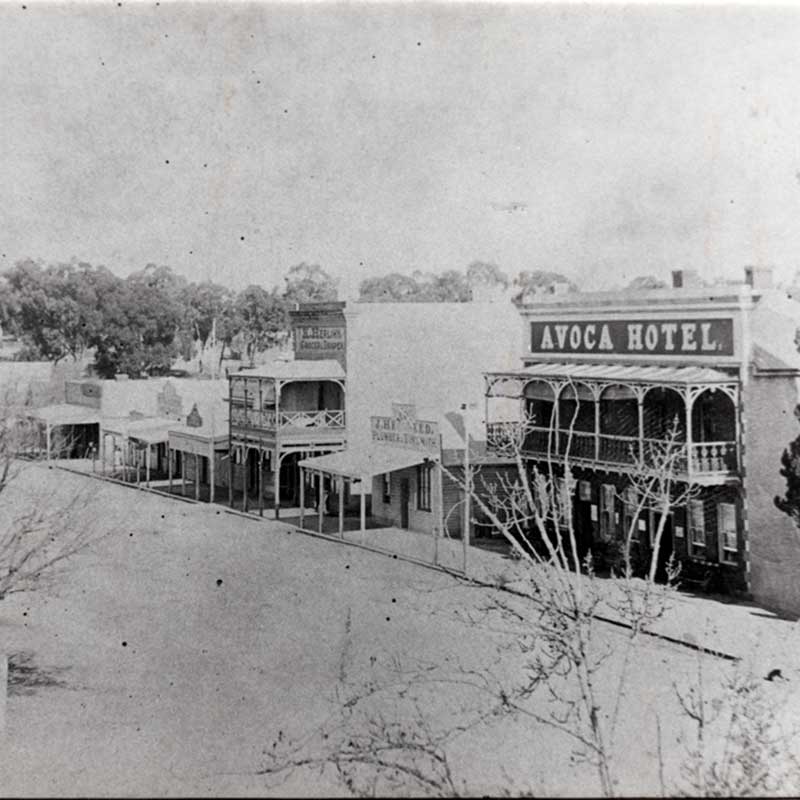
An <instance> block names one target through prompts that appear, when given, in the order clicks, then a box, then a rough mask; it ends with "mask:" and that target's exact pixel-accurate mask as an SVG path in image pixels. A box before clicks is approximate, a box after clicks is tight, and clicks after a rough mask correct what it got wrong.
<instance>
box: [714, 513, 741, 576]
mask: <svg viewBox="0 0 800 800" xmlns="http://www.w3.org/2000/svg"><path fill="white" fill-rule="evenodd" d="M717 526H718V530H719V560H720V561H726V562H728V563H729V564H736V563H737V555H738V553H739V547H738V542H737V537H736V506H735V505H734V504H733V503H720V504H719V505H718V506H717Z"/></svg>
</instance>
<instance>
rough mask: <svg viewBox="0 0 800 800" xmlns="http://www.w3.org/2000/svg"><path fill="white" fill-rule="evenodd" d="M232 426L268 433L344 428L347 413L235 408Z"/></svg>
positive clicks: (337, 411) (327, 410) (232, 412)
mask: <svg viewBox="0 0 800 800" xmlns="http://www.w3.org/2000/svg"><path fill="white" fill-rule="evenodd" d="M231 424H232V425H238V426H239V427H242V428H257V429H259V430H267V431H276V430H281V431H290V432H296V431H300V430H306V429H309V428H312V429H320V428H334V429H339V428H344V427H345V413H344V411H342V410H329V409H323V410H320V411H316V410H310V411H279V412H277V413H276V412H275V411H257V410H256V409H252V408H243V407H241V406H238V407H237V406H233V407H232V408H231Z"/></svg>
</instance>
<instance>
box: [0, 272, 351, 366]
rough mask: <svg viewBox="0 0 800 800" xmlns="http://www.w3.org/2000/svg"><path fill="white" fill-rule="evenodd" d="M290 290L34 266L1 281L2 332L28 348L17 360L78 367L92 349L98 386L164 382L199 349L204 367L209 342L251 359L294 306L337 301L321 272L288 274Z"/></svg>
mask: <svg viewBox="0 0 800 800" xmlns="http://www.w3.org/2000/svg"><path fill="white" fill-rule="evenodd" d="M284 283H285V285H284V287H283V289H282V290H279V289H278V288H277V287H273V288H272V289H269V290H268V289H265V288H264V287H262V286H258V285H255V284H253V285H250V286H248V287H247V288H245V289H243V290H242V291H240V292H234V291H232V290H231V289H229V288H227V287H225V286H221V285H220V284H218V283H214V282H213V281H202V282H197V283H196V282H192V281H188V280H187V279H186V278H184V277H183V276H181V275H178V274H177V273H175V272H174V271H173V270H172V269H170V268H169V267H166V266H158V265H155V264H148V265H147V266H146V267H145V268H144V269H143V270H140V271H138V272H134V273H132V274H131V275H129V276H128V277H127V278H120V277H118V276H117V275H115V274H114V273H113V272H111V271H110V270H109V269H107V268H106V267H103V266H97V267H96V266H92V265H91V264H88V263H85V262H75V261H73V262H70V263H59V264H49V265H45V264H43V263H42V262H40V261H33V260H30V259H28V260H25V261H20V262H18V263H17V264H15V265H14V266H13V267H12V268H11V269H9V270H7V271H6V272H5V273H3V275H2V278H0V324H2V326H3V330H4V331H6V332H8V333H11V334H12V335H15V336H17V337H18V338H19V339H20V341H21V342H22V343H23V347H22V349H21V351H20V352H19V353H18V354H17V358H18V359H20V360H45V361H55V362H57V361H60V360H61V359H64V358H69V357H71V358H73V359H75V360H79V359H81V358H83V357H84V356H85V355H86V354H87V352H88V351H90V350H91V351H93V353H94V368H95V371H96V372H97V374H98V375H99V376H101V377H104V378H110V377H113V376H114V375H115V374H117V373H126V374H128V375H130V376H131V377H142V376H144V375H163V374H167V373H168V372H169V371H170V369H171V368H172V365H173V363H174V361H175V359H176V358H177V357H178V356H179V355H183V356H184V357H186V358H189V357H191V354H192V352H193V350H195V348H196V349H197V350H198V351H199V353H200V357H201V361H202V356H203V353H204V351H205V348H206V347H207V346H208V344H209V343H210V342H212V341H214V342H216V343H217V344H219V345H221V346H222V347H221V351H220V359H221V357H222V354H223V353H224V352H225V349H226V348H227V349H228V351H229V352H230V350H232V349H234V348H236V349H240V350H241V351H243V352H244V353H246V355H247V356H248V357H250V358H252V357H253V355H254V354H255V353H256V352H258V351H260V350H264V349H266V348H268V347H270V346H273V345H275V344H278V343H280V342H281V341H282V340H284V339H285V337H286V334H287V332H288V329H289V325H288V311H289V310H290V309H291V308H292V307H293V306H294V304H295V303H305V302H315V301H327V300H335V299H336V296H337V293H336V282H335V280H334V279H333V278H332V277H331V276H330V275H329V274H328V273H327V272H325V270H323V269H322V268H321V267H320V266H319V265H316V264H306V263H301V264H298V265H297V266H294V267H292V268H291V269H290V270H289V272H288V273H287V275H286V277H285V281H284Z"/></svg>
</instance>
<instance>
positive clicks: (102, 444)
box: [100, 425, 106, 475]
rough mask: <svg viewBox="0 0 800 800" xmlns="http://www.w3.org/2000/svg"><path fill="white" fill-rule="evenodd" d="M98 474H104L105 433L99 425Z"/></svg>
mask: <svg viewBox="0 0 800 800" xmlns="http://www.w3.org/2000/svg"><path fill="white" fill-rule="evenodd" d="M100 474H101V475H105V474H106V434H105V431H104V430H103V426H102V425H101V426H100Z"/></svg>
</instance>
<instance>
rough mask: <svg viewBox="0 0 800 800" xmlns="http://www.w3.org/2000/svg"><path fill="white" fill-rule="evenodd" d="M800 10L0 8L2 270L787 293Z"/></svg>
mask: <svg viewBox="0 0 800 800" xmlns="http://www.w3.org/2000/svg"><path fill="white" fill-rule="evenodd" d="M798 42H800V7H797V6H792V7H788V8H782V9H781V8H767V7H764V6H741V7H733V6H716V7H670V6H650V5H645V6H627V7H623V6H618V7H605V6H599V5H593V6H588V7H587V6H577V5H563V4H550V5H545V6H536V5H528V4H523V3H514V4H510V5H503V4H501V3H493V4H491V5H480V4H475V3H473V4H468V5H457V4H454V3H438V4H421V3H416V4H391V3H381V4H348V5H335V4H332V3H314V4H312V3H303V4H290V3H280V4H266V3H261V4H237V3H213V4H212V3H204V4H182V3H172V2H167V1H166V0H161V2H154V1H153V2H151V1H150V0H147V2H144V1H143V2H122V3H121V4H120V3H117V2H114V1H112V2H104V3H95V4H75V3H73V4H67V3H61V4H48V3H37V2H31V0H27V2H26V1H25V0H23V2H15V3H2V2H0V269H2V268H3V267H6V266H11V265H12V264H13V263H14V262H15V261H17V260H19V259H22V258H27V257H31V258H40V259H43V260H45V261H67V260H69V259H71V258H73V257H74V258H77V259H79V260H82V261H88V262H90V263H92V264H104V265H105V266H107V267H109V268H110V269H112V270H113V271H114V272H116V273H118V274H120V275H126V274H128V273H129V272H131V271H134V270H138V269H141V268H142V267H143V266H144V265H145V264H147V263H149V262H154V263H157V264H167V265H169V266H171V267H172V268H173V269H174V270H176V271H178V272H180V273H182V274H184V275H186V276H187V277H189V278H190V279H193V280H207V279H211V280H216V281H219V282H221V283H225V284H228V285H230V286H232V287H234V288H236V289H239V288H243V287H244V286H246V285H247V284H249V283H260V284H263V285H266V286H271V285H274V284H280V283H281V281H282V276H283V275H284V274H285V273H286V272H287V270H288V269H289V268H290V267H292V266H293V265H295V264H297V263H299V262H302V261H305V262H309V263H318V264H320V265H321V266H322V267H323V268H324V269H326V270H328V271H329V272H330V273H331V274H333V275H334V276H336V277H337V278H339V279H340V286H341V289H342V294H343V295H345V296H351V295H352V294H353V293H354V292H355V291H357V286H358V284H359V282H360V281H361V280H363V279H364V278H367V277H370V276H373V275H381V274H386V273H388V272H392V271H399V272H404V273H411V272H413V271H414V270H423V271H436V272H439V271H442V270H445V269H458V270H464V269H465V268H466V267H467V265H468V264H469V263H470V262H472V261H474V260H483V261H491V262H494V263H496V264H497V265H498V266H500V268H501V269H503V270H504V271H505V272H507V273H509V274H512V275H513V274H516V273H518V272H519V271H520V270H532V269H548V270H555V271H558V272H562V273H564V274H565V275H567V276H568V277H570V278H571V279H573V280H574V281H576V282H577V283H578V285H579V286H580V288H582V289H602V288H609V287H612V286H614V285H620V284H624V283H626V282H627V281H629V280H630V279H631V278H633V277H635V276H637V275H647V274H653V275H657V276H659V277H661V278H664V279H667V278H668V276H669V272H670V270H673V269H695V270H698V271H699V272H700V273H701V274H702V275H703V276H704V277H706V278H708V279H712V278H720V277H721V278H739V277H741V275H742V270H743V267H744V266H745V265H747V264H758V265H765V264H772V265H774V266H775V268H776V274H777V277H778V278H779V279H783V280H788V279H790V278H792V277H793V276H794V273H795V271H796V270H797V269H800V47H798Z"/></svg>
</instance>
